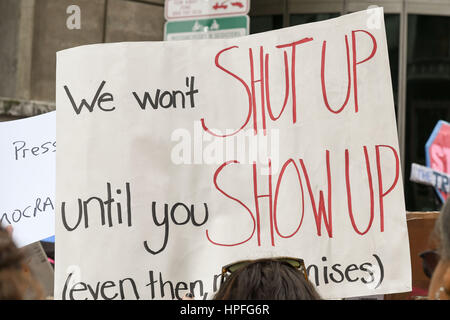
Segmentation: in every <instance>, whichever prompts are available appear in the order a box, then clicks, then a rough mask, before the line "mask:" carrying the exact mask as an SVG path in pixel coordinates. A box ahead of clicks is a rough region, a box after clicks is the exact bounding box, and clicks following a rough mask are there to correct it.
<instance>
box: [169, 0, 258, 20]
mask: <svg viewBox="0 0 450 320" xmlns="http://www.w3.org/2000/svg"><path fill="white" fill-rule="evenodd" d="M164 9H165V10H164V15H165V18H166V20H176V19H195V18H201V17H204V18H206V17H219V16H221V17H223V16H234V15H244V14H247V13H248V11H249V10H250V0H188V1H186V0H166V2H165V5H164Z"/></svg>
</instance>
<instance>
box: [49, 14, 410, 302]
mask: <svg viewBox="0 0 450 320" xmlns="http://www.w3.org/2000/svg"><path fill="white" fill-rule="evenodd" d="M372 14H376V19H378V22H379V23H378V24H371V25H370V26H368V24H367V21H368V19H371V21H372V22H373V19H374V17H373V16H368V14H367V12H359V13H355V14H350V15H347V16H343V17H340V18H337V19H332V20H329V21H324V22H319V23H313V24H306V25H303V26H296V27H291V28H285V29H282V30H276V31H271V32H267V33H260V34H255V35H251V36H248V37H242V38H237V39H227V40H200V41H177V42H171V43H166V42H164V43H163V42H136V43H116V44H101V45H89V46H82V47H77V48H72V49H68V50H63V51H60V52H58V55H57V94H56V102H57V108H58V114H57V135H58V154H57V190H58V192H57V204H58V214H57V219H56V238H57V241H56V257H57V259H58V260H57V262H56V275H55V276H56V278H55V297H56V298H59V299H86V298H87V299H179V298H181V297H182V296H183V295H184V294H185V293H187V292H188V291H191V292H193V293H194V295H195V296H196V297H197V298H198V299H202V298H204V297H206V293H211V292H214V291H216V290H217V288H218V286H219V284H220V277H219V274H220V271H221V267H222V266H223V265H225V264H228V263H230V262H234V261H237V260H241V259H247V258H259V257H263V256H294V257H300V258H303V259H304V260H305V262H306V265H307V267H308V273H309V278H310V280H311V281H312V283H313V284H314V285H315V286H316V287H317V289H318V290H319V292H320V293H321V294H322V295H323V296H324V297H325V298H343V297H352V296H363V295H374V294H386V293H393V292H402V291H409V290H410V289H411V273H410V257H409V245H408V235H407V229H406V217H405V206H404V198H403V187H402V177H401V170H400V161H399V152H398V139H397V132H396V124H395V115H394V105H393V95H392V85H391V80H390V79H391V78H390V73H389V62H388V53H387V44H386V36H385V29H384V21H383V12H382V9H377V10H375V11H373V10H372Z"/></svg>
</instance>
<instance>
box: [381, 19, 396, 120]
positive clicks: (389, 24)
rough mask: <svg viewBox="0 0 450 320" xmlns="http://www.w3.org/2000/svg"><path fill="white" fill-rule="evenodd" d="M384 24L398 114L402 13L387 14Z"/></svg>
mask: <svg viewBox="0 0 450 320" xmlns="http://www.w3.org/2000/svg"><path fill="white" fill-rule="evenodd" d="M384 25H385V27H386V38H387V43H388V51H389V53H388V54H389V65H390V68H391V80H392V90H393V93H394V105H395V115H396V116H397V105H398V59H399V48H400V15H399V14H385V15H384Z"/></svg>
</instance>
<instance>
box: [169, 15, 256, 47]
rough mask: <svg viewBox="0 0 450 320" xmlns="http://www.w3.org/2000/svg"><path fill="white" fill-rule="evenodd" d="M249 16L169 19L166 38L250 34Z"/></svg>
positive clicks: (234, 36)
mask: <svg viewBox="0 0 450 320" xmlns="http://www.w3.org/2000/svg"><path fill="white" fill-rule="evenodd" d="M248 33H249V17H248V16H237V17H225V18H213V19H199V20H184V21H167V22H166V24H165V26H164V40H168V41H172V40H199V39H227V38H236V37H241V36H245V35H248Z"/></svg>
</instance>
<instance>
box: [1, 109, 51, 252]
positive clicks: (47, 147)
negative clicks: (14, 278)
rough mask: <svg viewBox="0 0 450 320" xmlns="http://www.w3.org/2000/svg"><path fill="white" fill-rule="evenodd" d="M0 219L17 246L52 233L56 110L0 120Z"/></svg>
mask: <svg viewBox="0 0 450 320" xmlns="http://www.w3.org/2000/svg"><path fill="white" fill-rule="evenodd" d="M0 150H1V152H0V177H1V179H0V199H1V200H0V223H1V224H2V225H3V226H6V225H12V226H13V228H14V232H13V239H14V241H15V242H16V245H17V246H19V247H22V246H25V245H27V244H30V243H32V242H35V241H39V240H41V239H44V238H47V237H49V236H53V235H54V234H55V210H54V209H55V205H54V197H55V182H56V181H55V179H56V177H55V168H56V162H55V160H56V157H55V152H56V113H55V112H49V113H46V114H43V115H39V116H35V117H31V118H26V119H21V120H15V121H8V122H0Z"/></svg>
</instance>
